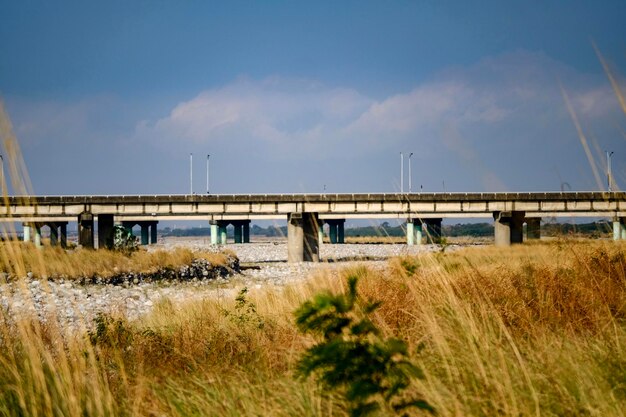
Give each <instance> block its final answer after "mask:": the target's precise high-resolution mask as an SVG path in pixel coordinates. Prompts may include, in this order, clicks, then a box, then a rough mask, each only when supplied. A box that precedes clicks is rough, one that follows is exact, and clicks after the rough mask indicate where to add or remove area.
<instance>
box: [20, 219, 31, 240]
mask: <svg viewBox="0 0 626 417" xmlns="http://www.w3.org/2000/svg"><path fill="white" fill-rule="evenodd" d="M22 226H23V227H24V232H23V233H24V242H30V229H31V225H30V224H26V223H23V224H22Z"/></svg>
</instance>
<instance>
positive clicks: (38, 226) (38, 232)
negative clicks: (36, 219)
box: [33, 223, 42, 248]
mask: <svg viewBox="0 0 626 417" xmlns="http://www.w3.org/2000/svg"><path fill="white" fill-rule="evenodd" d="M33 228H34V230H35V235H34V238H35V239H34V241H35V247H37V248H41V247H42V244H41V224H39V223H34V225H33Z"/></svg>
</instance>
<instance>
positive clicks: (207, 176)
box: [206, 154, 211, 194]
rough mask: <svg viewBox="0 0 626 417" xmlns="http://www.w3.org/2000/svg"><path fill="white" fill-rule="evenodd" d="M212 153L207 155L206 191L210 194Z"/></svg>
mask: <svg viewBox="0 0 626 417" xmlns="http://www.w3.org/2000/svg"><path fill="white" fill-rule="evenodd" d="M210 157H211V155H209V154H207V156H206V193H207V194H209V158H210Z"/></svg>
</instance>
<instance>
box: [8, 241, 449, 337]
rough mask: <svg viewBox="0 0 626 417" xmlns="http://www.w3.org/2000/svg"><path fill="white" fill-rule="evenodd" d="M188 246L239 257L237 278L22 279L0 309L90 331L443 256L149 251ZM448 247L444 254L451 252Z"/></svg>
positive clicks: (371, 251)
mask: <svg viewBox="0 0 626 417" xmlns="http://www.w3.org/2000/svg"><path fill="white" fill-rule="evenodd" d="M178 246H187V247H191V248H194V249H202V250H215V251H217V250H220V249H221V248H226V249H229V250H231V251H233V252H235V253H236V254H237V256H238V257H239V260H240V263H241V266H242V269H241V273H239V274H234V275H231V276H228V277H218V278H215V279H210V280H209V279H192V280H189V281H184V282H181V281H175V282H166V281H157V282H125V283H123V284H122V285H112V284H80V283H77V282H75V281H70V280H65V281H63V280H57V281H46V280H39V279H33V278H28V277H25V278H24V279H21V280H17V281H13V282H3V283H0V308H2V309H3V310H5V311H8V312H9V315H10V316H12V317H17V316H23V315H25V314H33V315H36V316H38V317H39V318H40V319H41V320H43V321H47V320H52V319H53V318H54V319H55V320H58V321H59V322H60V324H61V325H62V326H63V327H70V328H80V327H82V326H84V325H87V326H90V324H91V323H92V322H93V318H94V317H95V316H96V315H97V314H99V313H107V314H113V315H124V316H126V317H128V318H129V319H131V320H132V319H136V318H138V317H140V316H141V315H143V314H145V313H147V312H149V311H150V310H151V309H152V308H154V306H155V305H157V304H158V303H159V302H162V301H163V299H169V300H170V301H171V302H172V303H174V304H180V303H184V302H187V301H191V300H200V299H203V298H217V299H219V298H223V299H232V298H234V297H235V296H236V293H237V292H238V291H239V290H240V289H241V288H242V287H244V286H245V287H248V288H250V289H256V288H263V287H268V286H272V287H282V286H284V285H286V284H289V283H292V282H297V281H299V280H304V279H306V278H307V277H309V276H310V275H311V274H312V273H317V272H324V273H331V274H335V273H337V271H338V270H339V269H341V268H344V267H346V266H349V265H355V264H367V265H369V266H371V267H375V268H382V267H384V265H385V264H386V259H387V258H389V257H392V256H398V255H410V254H417V253H421V252H430V251H436V250H441V249H440V247H438V246H436V245H423V246H419V247H418V246H413V247H407V246H406V245H401V244H388V245H380V244H377V245H365V244H343V245H330V244H324V245H322V247H321V256H322V258H323V259H324V260H325V261H326V262H321V263H299V264H288V263H287V262H286V258H287V246H286V242H284V241H266V242H253V243H251V244H244V245H235V244H232V245H225V246H222V247H215V246H211V245H209V244H208V243H207V242H206V239H201V238H200V239H193V238H191V239H190V238H185V239H182V238H170V239H163V240H161V241H160V242H159V244H158V245H154V246H152V247H150V248H149V250H155V249H166V250H170V249H173V248H175V247H178ZM452 249H454V247H449V248H448V249H447V250H452Z"/></svg>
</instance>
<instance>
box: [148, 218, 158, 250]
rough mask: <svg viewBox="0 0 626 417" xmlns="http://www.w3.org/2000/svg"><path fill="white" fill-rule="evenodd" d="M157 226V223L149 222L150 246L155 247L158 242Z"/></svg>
mask: <svg viewBox="0 0 626 417" xmlns="http://www.w3.org/2000/svg"><path fill="white" fill-rule="evenodd" d="M157 224H159V222H150V244H151V245H155V244H156V243H157V242H158V238H159V236H158V235H157Z"/></svg>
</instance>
